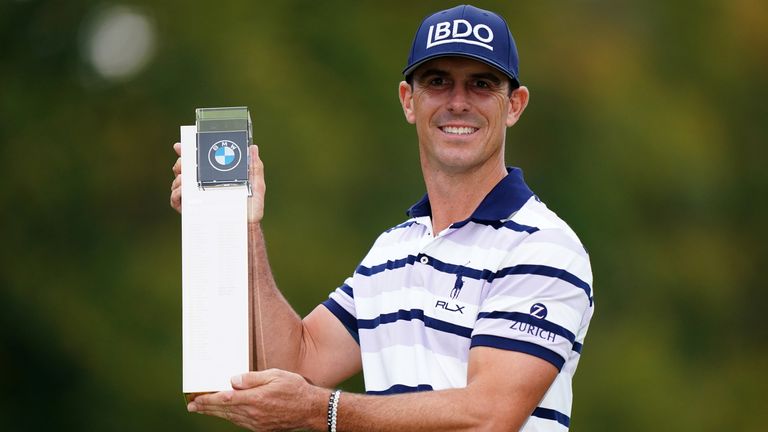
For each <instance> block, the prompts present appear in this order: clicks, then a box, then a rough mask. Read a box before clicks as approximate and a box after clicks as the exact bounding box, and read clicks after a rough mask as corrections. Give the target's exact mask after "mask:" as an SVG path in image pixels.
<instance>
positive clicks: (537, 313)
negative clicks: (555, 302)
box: [531, 303, 547, 319]
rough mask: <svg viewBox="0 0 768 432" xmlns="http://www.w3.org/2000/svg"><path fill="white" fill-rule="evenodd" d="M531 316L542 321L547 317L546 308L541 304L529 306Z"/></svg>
mask: <svg viewBox="0 0 768 432" xmlns="http://www.w3.org/2000/svg"><path fill="white" fill-rule="evenodd" d="M531 316H533V317H534V318H538V319H544V318H546V317H547V307H546V306H544V305H543V304H541V303H536V304H535V305H533V306H531Z"/></svg>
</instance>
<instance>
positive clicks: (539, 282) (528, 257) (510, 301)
mask: <svg viewBox="0 0 768 432" xmlns="http://www.w3.org/2000/svg"><path fill="white" fill-rule="evenodd" d="M593 306H594V304H593V297H592V271H591V267H590V263H589V256H588V255H587V252H586V251H585V250H584V248H583V246H582V245H581V244H580V243H579V242H578V241H576V240H575V239H574V238H573V237H572V236H569V235H568V234H567V233H565V232H563V231H562V230H558V229H548V230H541V231H537V232H535V233H533V234H531V235H530V236H529V237H528V238H526V239H525V240H524V241H522V242H521V243H520V244H518V245H517V246H515V247H514V248H513V249H512V250H511V251H510V253H509V254H508V255H507V256H506V257H505V259H504V261H503V262H502V264H501V265H500V266H499V270H498V271H497V272H496V273H495V274H494V275H493V278H492V280H490V282H489V284H488V287H487V293H486V294H485V295H484V298H483V300H482V302H481V304H480V308H479V312H478V316H477V321H476V323H475V327H474V329H473V331H472V341H471V346H472V347H475V346H488V347H494V348H499V349H505V350H511V351H518V352H524V353H527V354H530V355H534V356H536V357H539V358H541V359H543V360H546V361H548V362H549V363H551V364H553V365H554V366H555V367H556V368H557V369H558V370H561V369H562V367H563V365H564V364H565V362H566V360H567V359H568V358H569V357H570V355H571V351H572V350H574V349H579V348H580V347H581V343H583V335H584V333H585V331H582V330H585V329H586V326H588V323H589V317H591V314H592V308H593ZM585 317H586V319H585ZM577 335H579V337H580V338H581V339H582V340H578V337H577Z"/></svg>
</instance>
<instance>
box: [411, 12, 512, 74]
mask: <svg viewBox="0 0 768 432" xmlns="http://www.w3.org/2000/svg"><path fill="white" fill-rule="evenodd" d="M447 56H460V57H469V58H471V59H475V60H479V61H481V62H483V63H486V64H488V65H490V66H493V67H495V68H496V69H498V70H500V71H501V72H503V73H504V74H505V75H507V76H508V77H509V78H510V79H511V80H512V84H513V87H518V86H519V85H520V80H519V79H518V76H519V75H518V58H517V47H516V46H515V40H514V39H513V38H512V33H510V32H509V27H507V22H506V21H504V18H502V17H500V16H499V15H497V14H495V13H493V12H491V11H487V10H483V9H479V8H476V7H474V6H470V5H461V6H456V7H454V8H451V9H446V10H444V11H440V12H436V13H434V14H432V15H430V16H428V17H427V18H425V19H424V21H422V23H421V26H420V27H419V29H418V30H417V31H416V37H415V38H414V39H413V45H412V46H411V53H410V55H409V56H408V66H406V67H405V69H403V75H405V76H408V75H410V74H411V73H413V71H414V70H416V68H417V67H419V66H421V65H422V64H423V63H424V62H426V61H429V60H432V59H434V58H437V57H447Z"/></svg>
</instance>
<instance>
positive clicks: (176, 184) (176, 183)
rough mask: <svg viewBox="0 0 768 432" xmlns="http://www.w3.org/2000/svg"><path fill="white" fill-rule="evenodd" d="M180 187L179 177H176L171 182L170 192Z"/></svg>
mask: <svg viewBox="0 0 768 432" xmlns="http://www.w3.org/2000/svg"><path fill="white" fill-rule="evenodd" d="M180 187H181V175H177V176H176V177H175V178H174V179H173V182H171V190H174V189H178V188H180Z"/></svg>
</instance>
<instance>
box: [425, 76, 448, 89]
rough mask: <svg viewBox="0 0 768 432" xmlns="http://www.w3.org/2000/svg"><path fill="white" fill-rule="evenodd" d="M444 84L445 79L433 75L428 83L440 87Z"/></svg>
mask: <svg viewBox="0 0 768 432" xmlns="http://www.w3.org/2000/svg"><path fill="white" fill-rule="evenodd" d="M443 84H445V80H444V79H443V78H442V77H434V78H431V79H430V80H429V85H431V86H434V87H440V86H441V85H443Z"/></svg>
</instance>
